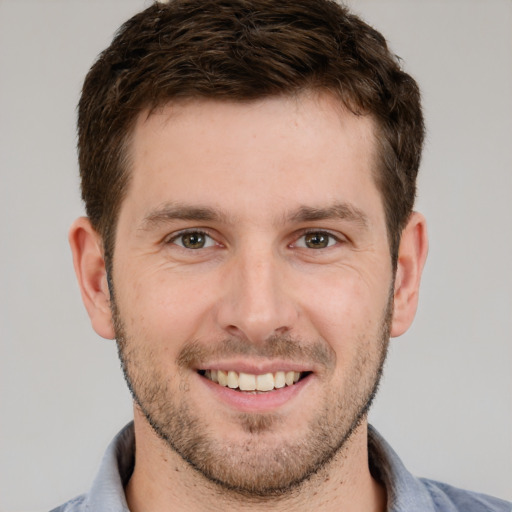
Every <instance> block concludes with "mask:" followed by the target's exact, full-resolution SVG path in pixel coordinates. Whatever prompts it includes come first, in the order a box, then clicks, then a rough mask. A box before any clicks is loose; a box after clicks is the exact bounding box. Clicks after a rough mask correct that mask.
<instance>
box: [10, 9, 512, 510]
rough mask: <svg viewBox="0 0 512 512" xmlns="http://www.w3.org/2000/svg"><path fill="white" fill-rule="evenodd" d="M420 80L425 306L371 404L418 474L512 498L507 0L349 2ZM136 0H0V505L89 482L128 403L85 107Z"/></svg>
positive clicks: (511, 137)
mask: <svg viewBox="0 0 512 512" xmlns="http://www.w3.org/2000/svg"><path fill="white" fill-rule="evenodd" d="M351 4H352V6H353V7H354V9H355V10H356V11H357V12H359V13H361V14H362V15H363V16H364V17H365V18H366V19H367V20H368V21H369V22H370V23H371V24H373V25H375V26H376V27H377V28H379V29H380V30H382V32H383V33H384V34H385V35H386V36H387V37H388V39H389V42H390V44H391V47H392V49H393V50H394V51H395V52H396V53H397V54H399V55H400V56H401V57H402V58H403V59H404V61H405V67H406V69H407V70H409V71H410V72H411V73H412V74H413V75H414V76H415V77H416V78H417V79H418V81H419V82H420V84H421V87H422V90H423V94H424V103H425V114H426V119H427V123H428V132H429V133H428V140H427V145H426V152H425V157H424V161H423V165H422V170H421V178H420V195H419V200H418V209H419V210H421V211H423V212H424V213H425V214H426V216H427V218H428V220H429V231H430V239H431V249H430V255H429V260H428V262H427V267H426V270H425V275H424V284H423V289H422V295H421V301H420V309H419V312H418V316H417V319H416V322H415V324H414V325H413V327H412V329H411V330H410V332H409V333H407V334H406V335H405V336H403V337H402V338H399V339H396V340H394V341H393V342H392V349H391V354H390V358H389V361H388V364H387V368H386V374H385V380H384V383H383V385H382V388H381V392H380V395H379V397H378V400H377V403H376V405H375V407H374V409H373V411H372V413H371V421H372V422H373V424H374V425H375V426H376V427H377V428H378V429H379V430H380V431H381V432H382V433H383V434H384V435H385V436H386V437H387V438H388V440H389V441H390V442H391V444H392V445H393V446H394V448H395V449H396V450H397V451H398V453H399V454H400V455H401V457H402V458H403V460H404V461H405V463H406V464H407V465H408V467H409V468H410V469H411V470H412V471H413V472H414V473H416V474H419V475H423V476H427V477H432V478H436V479H440V480H446V481H448V482H450V483H452V484H455V485H458V486H462V487H466V488H472V489H475V490H480V491H482V492H486V493H491V494H495V495H499V496H501V497H504V498H508V499H512V439H511V437H512V435H511V432H512V386H511V363H512V354H511V343H510V342H511V332H512V271H511V268H512V229H511V221H512V208H511V199H512V150H511V146H512V3H511V1H510V0H485V1H484V0H481V1H470V0H462V1H456V0H448V1H446V0H445V1H434V0H431V1H429V0H427V1H425V0H424V1H419V0H394V1H393V0H353V1H352V2H351ZM145 5H149V2H144V1H141V0H119V1H113V0H109V1H105V0H102V1H88V2H85V1H73V0H47V1H44V0H40V1H30V0H0V157H1V162H0V172H1V186H0V208H1V212H0V263H1V265H0V279H1V281H0V300H1V303H0V343H1V346H0V347H1V348H0V400H1V405H0V407H1V409H0V411H1V414H0V443H1V444H0V511H2V512H20V511H23V512H32V511H44V510H48V509H49V508H51V507H52V506H55V505H57V504H58V503H60V502H62V501H64V500H66V499H68V498H70V497H72V496H73V495H75V494H77V493H80V492H83V491H84V490H86V489H87V488H88V486H89V484H90V482H91V480H92V478H93V476H94V473H95V471H96V469H97V466H98V464H99V461H100V458H101V455H102V453H103V450H104V448H105V446H106V444H107V443H108V442H109V440H110V439H111V437H112V436H113V435H114V434H115V433H116V432H117V430H118V429H119V428H120V427H121V426H122V425H123V424H124V423H125V422H127V421H128V420H129V419H130V417H131V405H130V397H129V394H128V392H127V391H126V390H125V386H124V382H123V380H122V377H121V373H120V371H119V365H118V362H117V358H116V352H115V346H114V343H113V342H110V341H105V340H102V339H100V338H99V337H98V336H96V335H95V333H94V332H93V331H92V329H91V328H90V326H89V322H88V318H87V316H86V313H85V311H84V309H83V307H82V304H81V301H80V297H79V292H78V287H77V285H76V284H75V278H74V274H73V270H72V264H71V257H70V251H69V249H68V245H67V238H66V237H67V229H68V227H69V225H70V223H71V222H72V220H73V219H74V218H75V217H76V216H78V215H80V214H81V213H82V206H81V204H80V201H79V193H78V179H77V173H78V171H77V166H76V157H75V142H76V140H75V127H74V123H75V105H76V102H77V99H78V95H79V89H80V86H81V81H82V80H83V77H84V75H85V73H86V71H87V70H88V68H89V66H90V65H91V64H92V61H93V59H94V58H95V56H96V55H97V54H98V53H99V51H100V50H102V49H103V48H104V47H105V46H106V45H107V44H108V43H109V41H110V39H111V37H112V34H113V32H114V31H115V30H116V28H117V27H118V26H119V24H120V23H121V22H122V21H124V20H125V19H126V18H127V17H128V16H130V15H131V14H133V13H135V12H136V11H138V10H139V9H140V8H141V7H143V6H145Z"/></svg>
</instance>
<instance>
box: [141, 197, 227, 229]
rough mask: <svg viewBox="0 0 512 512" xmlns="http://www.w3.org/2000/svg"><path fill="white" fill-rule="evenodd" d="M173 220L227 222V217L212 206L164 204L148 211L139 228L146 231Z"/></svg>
mask: <svg viewBox="0 0 512 512" xmlns="http://www.w3.org/2000/svg"><path fill="white" fill-rule="evenodd" d="M174 220H192V221H206V222H224V223H227V222H228V217H227V215H226V214H224V213H222V212H220V211H218V210H215V209H213V208H208V207H202V206H190V205H185V204H179V203H172V204H165V205H163V206H160V207H158V208H156V209H154V210H152V211H150V212H149V213H148V214H147V215H146V216H145V217H144V219H143V220H142V222H141V225H140V228H139V229H140V230H143V231H147V230H150V229H152V228H155V227H157V226H158V225H160V224H164V223H168V222H172V221H174Z"/></svg>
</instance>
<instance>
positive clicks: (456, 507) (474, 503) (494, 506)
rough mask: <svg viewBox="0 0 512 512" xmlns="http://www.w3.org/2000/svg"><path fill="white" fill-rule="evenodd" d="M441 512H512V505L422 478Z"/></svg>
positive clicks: (491, 497)
mask: <svg viewBox="0 0 512 512" xmlns="http://www.w3.org/2000/svg"><path fill="white" fill-rule="evenodd" d="M420 481H421V482H422V483H423V485H424V486H425V488H426V490H427V491H428V493H429V494H430V497H431V498H432V501H433V502H434V503H435V506H436V510H438V511H439V512H445V511H446V512H456V511H457V512H459V511H460V512H512V504H511V503H509V502H508V501H505V500H501V499H499V498H494V497H493V496H488V495H486V494H480V493H477V492H472V491H466V490H464V489H459V488H457V487H453V486H451V485H448V484H445V483H442V482H436V481H434V480H428V479H426V478H420Z"/></svg>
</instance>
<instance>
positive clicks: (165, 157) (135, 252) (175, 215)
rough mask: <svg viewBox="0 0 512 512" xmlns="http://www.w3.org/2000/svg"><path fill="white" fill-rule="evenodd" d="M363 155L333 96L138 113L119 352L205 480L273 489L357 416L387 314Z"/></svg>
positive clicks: (361, 134)
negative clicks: (148, 114) (149, 113)
mask: <svg viewBox="0 0 512 512" xmlns="http://www.w3.org/2000/svg"><path fill="white" fill-rule="evenodd" d="M373 162H374V134H373V125H372V122H371V120H370V119H369V118H368V117H363V116H359V117H357V116H354V115H353V114H351V113H349V112H346V111H343V110H342V109H341V107H339V104H338V101H337V100H336V99H334V98H332V97H330V96H327V95H324V96H318V95H317V96H315V95H308V96H307V95H303V96H300V97H298V98H274V99H266V100H262V101H257V102H251V103H228V102H214V101H206V100H205V101H195V102H189V103H183V104H178V105H172V106H168V107H166V108H164V109H162V110H161V111H158V112H156V113H154V114H152V115H150V116H149V117H148V116H147V113H144V114H143V115H141V116H140V118H139V120H138V123H137V125H136V128H135V131H134V135H133V140H132V146H131V168H130V172H131V176H132V179H131V182H130V185H129V189H128V192H127V195H126V198H125V199H124V201H123V203H122V207H121V210H120V216H119V224H118V230H117V235H116V249H115V254H114V260H113V286H114V290H115V305H114V308H113V309H114V313H115V324H116V333H117V337H118V343H119V348H120V355H121V358H122V360H123V364H124V369H125V374H126V377H127V380H128V383H129V385H130V387H131V389H132V392H133V393H134V396H135V399H136V402H137V404H138V407H139V408H140V410H141V411H142V413H143V414H144V416H145V418H146V419H147V421H148V422H149V423H150V424H151V425H152V427H153V429H154V430H155V432H157V434H158V435H159V436H160V438H161V439H163V440H165V442H166V443H167V444H168V445H169V446H170V447H171V448H172V449H173V450H174V451H175V452H177V453H178V454H179V455H181V457H183V458H184V459H185V460H187V461H188V462H189V463H190V464H192V466H194V467H195V468H196V469H198V470H199V471H200V472H201V473H203V474H204V475H205V476H207V477H208V478H209V479H211V480H213V481H216V482H217V483H220V484H222V485H224V486H226V487H230V488H234V489H238V490H239V491H243V492H246V493H253V494H260V495H265V494H269V493H272V492H276V491H277V490H283V489H285V488H288V487H290V486H293V485H295V484H297V483H299V482H301V481H303V480H304V479H306V478H307V477H308V476H310V475H311V474H313V473H314V472H315V471H317V470H318V469H319V468H320V467H321V466H322V465H324V464H325V463H327V462H328V461H329V460H331V459H332V457H333V456H334V455H335V454H336V453H337V452H338V451H339V450H340V448H341V446H342V445H343V443H344V441H345V440H346V439H347V437H348V436H349V434H350V433H351V431H352V430H353V429H354V428H355V427H356V426H357V425H358V424H359V422H360V420H361V419H362V418H364V414H365V412H366V410H367V407H368V405H369V402H370V401H371V398H372V395H373V393H374V391H375V389H376V385H377V382H378V378H379V373H380V370H381V367H382V364H383V360H384V357H385V352H386V347H387V341H388V337H389V336H388V335H389V322H390V317H391V310H392V299H391V298H390V295H391V293H392V276H393V272H392V268H391V262H390V256H389V248H388V241H387V240H388V239H387V235H386V225H385V217H384V210H383V205H382V200H381V198H380V196H379V192H378V190H377V188H376V186H375V183H374V180H373V177H372V169H373ZM297 379H298V380H297ZM240 388H242V390H241V389H240ZM141 417H142V415H141Z"/></svg>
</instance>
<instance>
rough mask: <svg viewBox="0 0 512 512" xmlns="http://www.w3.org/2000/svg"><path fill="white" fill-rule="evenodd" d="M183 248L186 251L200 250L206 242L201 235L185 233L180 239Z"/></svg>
mask: <svg viewBox="0 0 512 512" xmlns="http://www.w3.org/2000/svg"><path fill="white" fill-rule="evenodd" d="M182 241H183V246H184V247H186V248H187V249H201V248H202V247H204V244H205V242H206V240H205V237H204V235H203V234H202V233H186V234H185V235H183V237H182Z"/></svg>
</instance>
